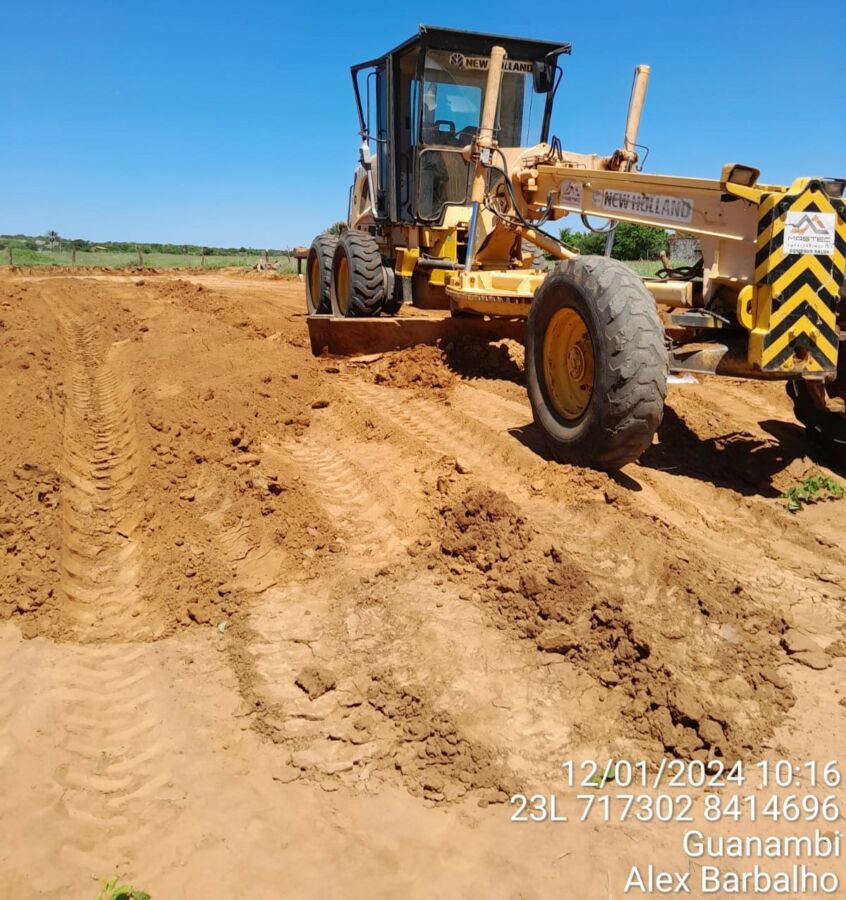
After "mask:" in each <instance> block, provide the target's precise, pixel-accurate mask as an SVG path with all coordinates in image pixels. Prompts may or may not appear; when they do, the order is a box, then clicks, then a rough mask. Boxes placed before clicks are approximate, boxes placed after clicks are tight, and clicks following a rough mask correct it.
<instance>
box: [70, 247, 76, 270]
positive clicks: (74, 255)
mask: <svg viewBox="0 0 846 900" xmlns="http://www.w3.org/2000/svg"><path fill="white" fill-rule="evenodd" d="M71 265H72V266H74V268H75V267H76V247H72V248H71Z"/></svg>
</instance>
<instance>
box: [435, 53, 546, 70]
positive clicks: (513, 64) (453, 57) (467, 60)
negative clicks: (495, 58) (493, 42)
mask: <svg viewBox="0 0 846 900" xmlns="http://www.w3.org/2000/svg"><path fill="white" fill-rule="evenodd" d="M449 64H450V65H451V66H453V67H454V68H456V69H476V70H478V71H480V72H486V71H487V70H488V66H489V65H490V60H489V59H488V58H487V56H465V55H464V54H463V53H451V54H450V57H449ZM502 71H503V72H523V73H526V74H528V73H530V72H531V71H532V64H531V63H530V62H522V61H521V60H519V59H506V60H505V61H504V62H503V64H502Z"/></svg>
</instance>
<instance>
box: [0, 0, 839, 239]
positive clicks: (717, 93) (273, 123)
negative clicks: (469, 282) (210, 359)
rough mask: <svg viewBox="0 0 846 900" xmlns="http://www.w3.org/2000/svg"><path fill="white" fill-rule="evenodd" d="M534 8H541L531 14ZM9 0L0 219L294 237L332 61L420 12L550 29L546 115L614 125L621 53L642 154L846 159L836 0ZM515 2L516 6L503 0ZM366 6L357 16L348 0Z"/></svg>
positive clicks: (344, 94) (619, 117) (32, 227)
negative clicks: (557, 80) (635, 75)
mask: <svg viewBox="0 0 846 900" xmlns="http://www.w3.org/2000/svg"><path fill="white" fill-rule="evenodd" d="M544 7H546V8H547V9H548V10H549V13H548V14H546V15H545V16H544V15H542V13H541V10H543V9H544ZM517 8H519V7H515V4H514V3H513V0H509V2H501V0H486V2H485V3H484V4H479V3H467V4H459V3H455V2H450V3H445V2H441V0H433V2H430V3H427V4H424V5H420V4H412V3H393V4H390V5H389V4H369V5H365V6H364V7H361V5H360V4H354V3H349V2H339V0H330V2H324V3H320V2H313V3H307V2H302V0H298V2H295V3H290V4H288V3H262V2H255V3H250V2H245V3H242V4H232V3H221V2H218V0H209V2H205V3H194V2H171V3H161V2H158V0H146V2H144V3H141V4H130V3H126V2H114V0H112V2H85V0H80V2H75V3H56V2H39V3H17V4H13V5H10V6H9V7H6V8H5V9H4V10H3V12H2V14H0V28H2V35H0V85H2V88H0V233H9V232H12V233H16V232H24V233H33V234H37V233H43V232H44V231H46V230H48V229H51V228H52V229H55V230H57V231H58V232H59V233H60V234H62V235H63V236H68V237H87V238H91V239H95V240H138V241H172V242H190V243H198V244H207V245H209V246H213V245H225V246H232V245H234V246H241V245H246V246H259V247H263V246H269V247H282V246H288V245H294V244H307V243H309V242H310V240H311V238H312V236H313V235H314V234H315V233H316V232H318V231H320V230H322V229H323V228H324V227H325V226H326V225H329V224H331V223H332V222H333V221H335V220H337V219H339V218H343V217H344V215H345V213H346V200H347V192H348V188H349V182H350V179H351V174H352V170H353V167H354V165H355V161H356V153H357V142H358V139H357V136H356V127H357V126H356V118H355V111H354V104H353V97H352V90H351V87H350V79H349V66H350V65H351V64H352V63H354V62H359V61H362V60H365V59H369V58H372V57H374V56H377V55H379V54H381V53H383V52H384V51H386V50H388V49H390V48H391V47H393V46H394V45H396V44H398V43H399V42H401V41H402V40H404V39H405V38H407V37H409V36H411V35H412V34H413V33H414V32H415V31H416V29H417V26H418V24H419V23H420V22H421V21H425V22H427V23H430V24H435V25H443V26H448V27H456V28H470V29H474V30H479V31H492V32H502V33H506V34H522V35H525V36H528V37H537V38H544V39H550V40H561V41H569V42H571V43H572V44H573V56H572V57H571V58H569V59H566V58H565V59H564V65H565V77H564V82H563V84H562V87H561V89H560V91H559V94H558V104H557V112H556V115H555V117H554V119H553V131H554V133H556V134H558V135H559V136H560V137H561V139H562V141H563V143H564V145H565V146H566V147H568V148H570V149H573V150H579V151H588V152H594V151H595V152H603V153H605V152H610V151H611V150H612V149H614V148H615V147H616V146H618V145H619V143H620V142H621V139H622V132H623V124H624V118H625V110H626V104H627V101H628V94H629V88H630V84H631V77H632V70H633V67H634V66H635V65H636V64H637V63H643V62H645V63H650V64H651V66H652V80H651V82H650V87H649V94H648V97H647V103H646V111H645V115H644V119H643V124H642V128H641V141H642V142H643V143H645V144H648V145H649V147H650V150H651V152H650V155H649V160H648V163H647V168H648V169H649V170H650V171H652V172H664V173H669V174H683V175H690V176H699V177H718V175H719V171H720V167H721V165H722V164H723V163H726V162H744V163H747V164H750V165H755V166H757V167H758V168H760V169H761V170H762V173H763V175H762V179H763V180H767V181H771V182H789V181H790V180H792V179H793V178H794V177H796V176H799V175H840V176H844V175H846V2H844V0H806V2H803V3H796V2H790V3H787V2H774V0H770V2H759V0H754V2H738V0H735V2H732V3H728V2H722V0H716V2H708V3H706V2H700V3H686V2H685V3H675V4H667V3H664V2H661V3H655V2H650V0H646V2H643V3H640V4H636V5H635V6H632V5H631V4H628V3H619V4H615V3H608V2H606V3H602V4H575V3H574V4H558V3H552V4H535V5H534V6H533V7H531V8H533V9H534V10H536V11H537V12H535V13H534V16H535V18H536V19H537V21H536V22H535V23H534V24H533V23H532V21H531V19H532V16H531V15H529V14H526V13H523V14H521V15H520V17H519V19H517V18H515V16H514V14H513V13H514V10H515V9H517ZM523 8H527V7H523ZM362 9H364V10H365V11H366V12H367V13H368V15H364V14H363V13H362V11H361V10H362Z"/></svg>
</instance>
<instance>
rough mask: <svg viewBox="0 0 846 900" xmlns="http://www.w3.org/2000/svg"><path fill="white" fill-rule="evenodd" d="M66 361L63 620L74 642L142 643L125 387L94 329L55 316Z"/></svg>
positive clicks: (133, 444) (133, 446) (134, 442)
mask: <svg viewBox="0 0 846 900" xmlns="http://www.w3.org/2000/svg"><path fill="white" fill-rule="evenodd" d="M60 321H61V323H62V325H63V328H64V331H65V335H66V341H67V344H68V354H69V358H70V360H71V373H70V382H71V387H70V392H69V397H68V402H67V406H66V409H65V417H64V446H63V464H62V473H61V474H62V482H63V484H62V550H61V557H60V558H61V589H62V591H63V593H64V594H65V595H66V597H67V600H68V602H67V603H65V604H62V612H63V614H65V615H69V616H70V619H71V620H70V621H69V622H68V626H69V628H70V630H71V632H72V633H73V636H74V637H75V638H76V639H80V640H115V639H120V640H125V639H127V638H130V639H134V638H141V637H145V636H149V634H150V629H151V625H152V623H151V621H150V617H149V616H148V615H146V614H145V610H144V609H143V608H142V606H141V603H140V592H139V590H138V583H139V579H140V569H141V558H140V557H141V546H140V542H139V541H138V539H137V538H136V536H135V532H136V529H137V526H138V524H139V523H140V520H141V515H142V508H141V504H140V499H139V498H138V497H137V496H135V493H134V488H135V477H136V473H137V470H138V465H139V460H138V455H139V449H138V439H137V435H136V431H135V415H134V411H133V408H132V402H131V398H130V396H129V393H128V389H127V386H126V385H124V384H119V382H118V379H117V376H116V375H115V373H114V371H113V370H112V368H111V367H110V366H109V364H108V362H107V361H106V360H105V359H103V358H102V357H103V354H102V352H98V348H97V329H96V325H94V324H91V323H84V322H81V321H79V320H78V319H77V318H75V317H74V315H73V313H72V312H70V311H67V310H66V311H64V312H62V313H60Z"/></svg>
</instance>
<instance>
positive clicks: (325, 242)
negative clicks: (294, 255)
mask: <svg viewBox="0 0 846 900" xmlns="http://www.w3.org/2000/svg"><path fill="white" fill-rule="evenodd" d="M337 246H338V238H336V237H335V235H334V234H319V235H318V236H317V237H316V238H315V239H314V240H313V241H312V242H311V247H309V248H308V257H307V258H306V279H305V283H306V309H307V310H308V314H309V315H310V316H328V315H331V313H332V301H331V299H330V297H329V285H330V281H331V278H332V259H333V257H334V256H335V248H336V247H337Z"/></svg>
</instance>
